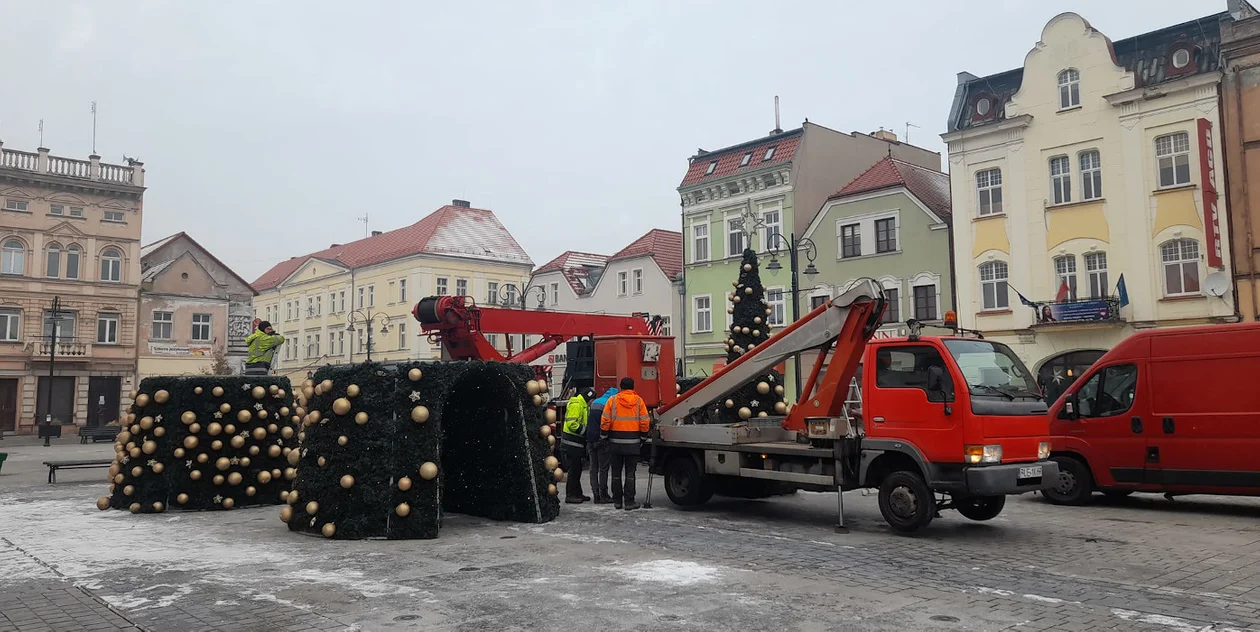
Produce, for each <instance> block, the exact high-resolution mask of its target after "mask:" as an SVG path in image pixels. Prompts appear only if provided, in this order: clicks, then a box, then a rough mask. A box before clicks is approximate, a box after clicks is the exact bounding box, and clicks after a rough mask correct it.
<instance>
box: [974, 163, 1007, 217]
mask: <svg viewBox="0 0 1260 632" xmlns="http://www.w3.org/2000/svg"><path fill="white" fill-rule="evenodd" d="M976 193H977V194H978V196H979V201H980V203H979V208H978V213H977V214H978V215H979V216H980V217H984V216H985V215H997V214H999V213H1001V212H1002V170H1001V169H985V170H984V171H978V172H976Z"/></svg>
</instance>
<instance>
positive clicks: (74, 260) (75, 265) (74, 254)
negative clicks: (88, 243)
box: [66, 244, 82, 279]
mask: <svg viewBox="0 0 1260 632" xmlns="http://www.w3.org/2000/svg"><path fill="white" fill-rule="evenodd" d="M81 258H82V251H80V250H79V247H78V246H76V245H74V244H70V247H69V248H66V278H67V279H77V278H79V259H81Z"/></svg>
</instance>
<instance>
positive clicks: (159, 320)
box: [153, 312, 175, 340]
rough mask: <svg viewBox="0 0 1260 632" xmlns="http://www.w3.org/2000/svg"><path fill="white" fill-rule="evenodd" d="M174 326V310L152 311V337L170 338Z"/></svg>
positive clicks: (158, 338)
mask: <svg viewBox="0 0 1260 632" xmlns="http://www.w3.org/2000/svg"><path fill="white" fill-rule="evenodd" d="M174 327H175V313H174V312H153V339H154V340H170V339H171V338H172V332H173V330H174Z"/></svg>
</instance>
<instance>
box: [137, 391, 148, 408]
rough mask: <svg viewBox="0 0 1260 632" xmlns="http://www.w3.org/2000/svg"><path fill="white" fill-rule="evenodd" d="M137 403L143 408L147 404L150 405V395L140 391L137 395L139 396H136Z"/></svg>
mask: <svg viewBox="0 0 1260 632" xmlns="http://www.w3.org/2000/svg"><path fill="white" fill-rule="evenodd" d="M136 405H137V406H139V407H141V408H144V407H145V406H148V405H149V396H148V395H145V394H144V393H140V394H139V395H137V396H136Z"/></svg>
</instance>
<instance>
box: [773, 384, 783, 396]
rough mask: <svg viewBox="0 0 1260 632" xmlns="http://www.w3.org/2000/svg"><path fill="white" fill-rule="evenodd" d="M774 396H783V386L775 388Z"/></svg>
mask: <svg viewBox="0 0 1260 632" xmlns="http://www.w3.org/2000/svg"><path fill="white" fill-rule="evenodd" d="M774 394H775V395H782V394H783V386H782V385H778V386H775V387H774Z"/></svg>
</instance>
